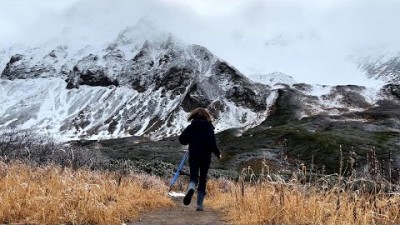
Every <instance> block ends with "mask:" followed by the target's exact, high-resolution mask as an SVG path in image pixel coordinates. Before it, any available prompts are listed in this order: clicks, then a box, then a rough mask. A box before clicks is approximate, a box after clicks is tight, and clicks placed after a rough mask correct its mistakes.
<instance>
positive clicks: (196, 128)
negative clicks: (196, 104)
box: [179, 108, 221, 211]
mask: <svg viewBox="0 0 400 225" xmlns="http://www.w3.org/2000/svg"><path fill="white" fill-rule="evenodd" d="M188 121H189V122H191V123H190V125H188V126H187V127H186V128H185V129H184V130H183V132H182V133H181V135H180V136H179V142H180V143H181V144H182V145H189V167H190V182H189V185H188V188H187V192H186V195H185V197H184V198H183V204H185V205H189V204H190V202H191V200H192V196H193V194H194V192H195V189H196V186H197V184H198V187H197V208H196V210H198V211H204V208H203V201H204V197H205V195H206V183H207V173H208V169H209V168H210V164H211V155H212V153H214V154H215V155H216V156H217V158H218V159H219V160H221V152H220V151H219V149H218V147H217V143H216V141H215V134H214V126H213V125H212V123H211V115H210V113H209V112H208V111H207V110H206V109H204V108H197V109H195V110H193V111H192V112H190V114H189V115H188ZM199 172H200V176H199Z"/></svg>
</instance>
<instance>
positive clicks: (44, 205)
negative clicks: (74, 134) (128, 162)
mask: <svg viewBox="0 0 400 225" xmlns="http://www.w3.org/2000/svg"><path fill="white" fill-rule="evenodd" d="M120 177H121V176H120V175H118V174H116V173H110V172H109V173H107V172H93V171H87V170H77V171H74V170H71V169H68V168H66V169H62V168H60V167H58V166H47V167H30V166H27V165H24V164H22V163H18V162H16V163H11V164H4V163H2V162H0V203H1V204H0V223H24V224H26V223H28V224H121V223H123V222H126V221H131V220H133V219H135V218H137V217H138V215H139V214H140V213H143V212H147V211H150V210H153V209H157V208H162V207H171V206H173V205H174V203H173V202H172V201H171V199H170V198H168V197H167V196H166V195H165V191H166V189H167V188H166V187H165V185H164V184H163V182H161V181H160V180H159V179H157V178H155V177H151V176H146V175H126V176H124V177H122V179H120Z"/></svg>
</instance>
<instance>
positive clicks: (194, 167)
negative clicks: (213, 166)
mask: <svg viewBox="0 0 400 225" xmlns="http://www.w3.org/2000/svg"><path fill="white" fill-rule="evenodd" d="M189 167H190V182H189V185H188V188H187V192H186V195H185V197H184V198H183V204H185V205H189V204H190V202H191V201H192V196H193V194H194V191H195V189H196V185H197V181H198V179H199V169H200V168H199V163H198V162H196V161H195V160H190V159H189Z"/></svg>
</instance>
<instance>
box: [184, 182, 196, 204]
mask: <svg viewBox="0 0 400 225" xmlns="http://www.w3.org/2000/svg"><path fill="white" fill-rule="evenodd" d="M195 189H196V184H195V183H194V182H192V181H191V182H190V183H189V185H188V189H187V192H186V195H185V197H184V198H183V204H185V205H189V204H190V202H191V201H192V196H193V194H194V190H195Z"/></svg>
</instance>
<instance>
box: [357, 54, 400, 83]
mask: <svg viewBox="0 0 400 225" xmlns="http://www.w3.org/2000/svg"><path fill="white" fill-rule="evenodd" d="M358 67H359V68H360V69H361V70H362V71H364V72H365V73H366V75H367V76H368V77H369V78H371V79H375V80H381V81H383V82H385V83H386V84H400V52H398V53H384V54H378V55H377V56H372V55H370V56H367V57H361V58H360V59H359V60H358Z"/></svg>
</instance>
